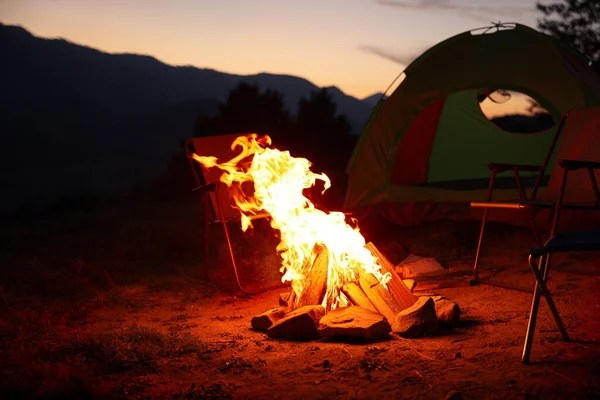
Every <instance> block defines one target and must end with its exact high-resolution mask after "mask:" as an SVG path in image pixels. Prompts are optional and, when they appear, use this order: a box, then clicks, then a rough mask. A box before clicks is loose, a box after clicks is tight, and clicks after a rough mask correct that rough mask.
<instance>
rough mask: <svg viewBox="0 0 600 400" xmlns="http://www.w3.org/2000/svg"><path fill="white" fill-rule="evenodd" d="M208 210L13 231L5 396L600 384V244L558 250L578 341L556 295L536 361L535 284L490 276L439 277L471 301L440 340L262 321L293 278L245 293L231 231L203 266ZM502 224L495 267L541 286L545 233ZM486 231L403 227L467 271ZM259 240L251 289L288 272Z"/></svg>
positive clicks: (558, 286)
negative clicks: (291, 334)
mask: <svg viewBox="0 0 600 400" xmlns="http://www.w3.org/2000/svg"><path fill="white" fill-rule="evenodd" d="M196 209H197V207H196V206H195V205H194V204H188V203H185V204H180V205H178V206H177V207H173V206H172V205H168V204H167V205H165V204H163V205H152V206H145V207H138V208H137V209H136V211H135V212H132V211H131V210H129V209H128V210H127V212H126V213H125V214H123V213H124V211H123V210H120V211H103V212H99V213H96V214H94V215H88V214H86V215H85V216H82V215H74V216H70V217H61V218H58V219H55V220H51V221H44V222H43V223H42V222H36V223H29V224H20V225H19V226H16V227H15V226H11V227H7V228H5V229H4V230H3V231H2V232H1V233H0V234H1V235H2V237H1V238H2V239H3V240H2V243H3V247H2V248H1V250H2V267H3V269H2V281H1V283H0V284H1V285H2V288H1V290H0V297H1V298H0V352H1V353H0V368H1V369H2V377H1V378H0V390H1V392H2V393H3V395H2V397H4V398H8V399H13V398H14V399H20V398H61V399H67V398H116V399H121V398H123V399H138V398H139V399H148V398H151V399H163V398H164V399H171V398H172V399H229V398H231V399H238V398H239V399H259V398H260V399H262V398H274V399H300V398H301V399H337V398H340V399H373V398H390V399H399V398H406V399H444V398H452V399H459V398H467V399H482V398H484V399H488V398H489V399H521V398H523V399H525V398H526V399H530V398H542V399H554V398H556V399H578V398H584V399H594V398H599V397H600V382H599V379H598V377H599V376H600V367H599V361H598V360H599V356H600V337H599V333H598V332H600V322H599V321H600V318H599V317H600V280H599V279H598V277H599V276H600V254H595V255H594V254H591V253H590V254H571V255H568V256H561V257H557V258H556V259H555V260H554V265H555V269H554V270H553V272H552V274H551V280H550V283H549V286H550V289H551V291H552V292H553V294H554V298H555V301H556V303H557V305H558V308H559V311H560V312H561V315H562V317H563V319H564V321H565V324H566V326H567V329H568V331H569V333H570V335H571V337H572V338H573V339H574V341H573V342H569V343H565V342H563V341H562V340H561V339H560V335H559V333H558V331H557V329H556V326H555V325H554V322H553V320H552V319H551V316H550V313H549V311H548V308H547V305H546V304H545V302H544V301H542V304H541V308H540V310H541V311H540V318H539V321H538V327H537V330H536V335H535V340H534V346H533V353H532V363H531V364H530V365H524V364H522V363H521V362H520V356H521V351H522V346H523V340H524V336H525V331H526V327H527V318H528V311H529V307H530V302H531V293H527V292H523V291H515V290H507V289H503V288H500V287H495V286H490V285H478V286H472V287H458V288H447V289H438V290H435V293H438V294H442V295H444V296H446V297H448V298H450V299H452V300H454V301H455V302H457V303H458V304H459V306H460V308H461V311H462V322H461V324H460V326H459V327H457V328H455V329H453V330H447V331H443V332H442V333H441V334H439V335H436V336H433V337H425V338H421V339H402V338H398V337H392V338H390V339H389V340H386V341H382V342H376V343H344V342H324V341H313V342H286V341H277V340H271V339H269V338H268V337H267V336H266V335H265V334H264V333H261V332H256V331H253V330H251V328H250V319H251V318H252V316H254V315H256V314H259V313H261V312H263V311H265V310H267V309H269V308H272V307H275V306H277V304H278V297H279V294H280V293H281V292H282V291H284V289H276V290H271V291H268V292H265V293H262V294H259V295H255V296H247V295H243V294H241V293H240V292H234V291H232V290H231V289H232V287H233V285H232V275H231V272H230V266H229V265H228V264H227V258H226V251H225V250H224V247H223V244H222V242H219V241H220V238H219V236H218V235H217V236H216V237H215V242H214V243H216V244H215V245H214V249H215V251H214V253H215V256H214V257H213V258H212V259H211V266H210V268H208V269H203V267H202V262H203V256H202V242H201V233H202V232H201V228H199V225H200V224H198V221H199V219H198V214H197V211H196ZM125 215H126V217H125ZM115 221H119V223H116V222H115ZM494 229H495V228H493V227H492V233H491V234H490V238H491V239H490V241H489V244H487V245H486V247H485V251H486V252H485V258H484V262H483V264H482V267H481V268H482V275H483V277H484V278H490V279H493V280H494V281H497V282H503V283H508V284H513V285H518V286H520V287H524V288H527V289H532V288H533V283H534V280H533V276H532V274H531V272H530V271H529V270H528V266H527V263H526V254H527V248H528V247H529V246H530V244H531V237H530V236H528V235H527V233H526V232H522V231H519V230H515V229H513V228H505V227H500V228H497V229H495V230H494ZM477 232H478V231H477V226H476V225H472V226H459V227H457V226H456V225H444V226H441V225H436V226H428V227H423V228H419V229H411V230H399V231H395V232H393V233H390V237H389V240H394V241H395V242H397V243H400V244H401V245H402V246H404V248H405V249H406V250H407V251H410V252H413V253H415V254H419V255H424V256H435V257H436V258H437V259H438V260H440V262H442V264H443V265H444V266H446V267H448V268H450V269H451V270H455V269H468V268H470V265H471V264H472V261H473V253H474V240H475V239H476V236H477ZM260 237H261V236H260V234H257V235H256V236H254V237H250V238H244V239H243V240H237V239H236V251H238V252H240V254H241V256H240V260H241V261H240V269H242V271H243V273H242V278H243V279H244V281H245V282H249V283H248V285H249V286H250V287H252V288H255V287H257V284H258V283H260V284H263V285H264V284H272V283H276V282H277V279H278V276H279V275H278V274H279V273H278V271H277V265H276V264H277V259H276V257H274V256H273V254H272V243H271V242H268V241H264V240H262V239H260ZM260 243H262V244H263V245H260ZM376 244H377V243H376ZM205 273H207V274H208V276H209V278H210V279H209V280H208V281H207V280H206V279H205ZM432 293H433V292H428V293H420V294H432Z"/></svg>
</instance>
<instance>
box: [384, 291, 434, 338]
mask: <svg viewBox="0 0 600 400" xmlns="http://www.w3.org/2000/svg"><path fill="white" fill-rule="evenodd" d="M439 329H440V323H439V321H438V319H437V316H436V314H435V302H434V301H433V299H432V298H431V297H419V298H418V299H417V302H416V303H415V304H414V305H413V306H411V307H409V308H407V309H405V310H402V311H400V312H399V313H398V314H397V315H396V318H395V319H394V323H393V324H392V331H393V332H394V333H396V334H398V335H400V336H402V337H405V338H413V337H420V336H424V335H429V334H434V333H436V332H437V331H439Z"/></svg>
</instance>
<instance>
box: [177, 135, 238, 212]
mask: <svg viewBox="0 0 600 400" xmlns="http://www.w3.org/2000/svg"><path fill="white" fill-rule="evenodd" d="M242 135H243V134H232V135H220V136H207V137H199V138H193V139H190V140H188V141H187V142H186V146H185V147H186V154H187V156H188V159H189V160H190V163H191V165H190V167H191V168H192V173H193V175H194V177H195V178H196V181H197V184H198V185H202V184H208V183H211V182H215V181H219V178H220V177H221V175H222V174H223V173H224V172H223V171H222V170H220V169H219V168H210V169H207V168H205V167H204V166H202V165H200V163H198V162H197V161H194V160H192V159H191V154H192V153H196V154H198V155H199V156H206V157H209V156H214V157H217V160H218V161H219V162H223V161H228V160H230V159H232V158H233V157H235V156H236V153H235V152H234V151H233V150H231V144H232V143H233V141H234V140H235V139H236V138H237V137H239V136H242ZM199 172H200V174H199ZM218 190H219V199H220V201H221V205H222V206H223V214H224V218H225V219H231V218H239V217H240V212H239V210H237V209H235V208H233V207H232V204H233V203H232V200H231V198H230V196H229V191H228V189H227V186H226V185H225V184H223V185H220V187H219V189H218ZM209 197H210V200H211V203H212V207H213V212H212V215H211V216H212V218H213V220H214V218H215V215H216V214H215V210H217V209H218V204H217V199H216V196H215V195H214V193H212V192H210V193H209Z"/></svg>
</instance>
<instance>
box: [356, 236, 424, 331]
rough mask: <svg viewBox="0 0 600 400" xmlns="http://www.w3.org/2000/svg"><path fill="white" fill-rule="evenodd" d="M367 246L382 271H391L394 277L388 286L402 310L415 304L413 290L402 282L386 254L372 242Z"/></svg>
mask: <svg viewBox="0 0 600 400" xmlns="http://www.w3.org/2000/svg"><path fill="white" fill-rule="evenodd" d="M365 248H366V249H368V250H369V251H370V252H371V254H373V256H375V257H377V259H378V260H379V264H380V265H381V272H382V273H384V274H385V273H389V274H390V275H391V276H392V279H390V281H389V282H388V283H387V286H388V287H389V289H390V293H391V294H392V296H394V299H395V300H396V302H397V303H398V304H399V305H400V310H404V309H406V308H409V307H411V306H412V305H413V304H415V302H416V299H415V296H413V294H412V292H411V290H410V289H409V288H408V287H407V286H406V285H405V284H404V282H402V278H400V276H399V275H398V274H397V273H396V271H395V270H394V266H393V265H392V263H391V262H390V261H389V260H388V259H387V257H386V256H384V255H383V254H382V253H381V252H380V251H379V250H378V249H377V247H375V245H374V244H373V243H372V242H369V243H367V244H366V245H365ZM390 323H391V322H390Z"/></svg>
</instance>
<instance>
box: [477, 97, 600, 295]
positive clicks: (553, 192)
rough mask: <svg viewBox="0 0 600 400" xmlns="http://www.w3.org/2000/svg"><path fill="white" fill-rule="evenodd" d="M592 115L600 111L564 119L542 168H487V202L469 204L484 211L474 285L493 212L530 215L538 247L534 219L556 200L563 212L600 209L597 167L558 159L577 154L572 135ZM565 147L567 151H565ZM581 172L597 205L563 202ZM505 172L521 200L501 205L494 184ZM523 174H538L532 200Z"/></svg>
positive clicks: (494, 165)
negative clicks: (512, 179)
mask: <svg viewBox="0 0 600 400" xmlns="http://www.w3.org/2000/svg"><path fill="white" fill-rule="evenodd" d="M590 113H592V114H594V115H600V108H592V109H582V110H574V111H571V112H568V113H566V114H565V115H564V116H563V118H562V119H561V121H560V123H559V125H558V127H557V129H556V132H555V134H554V137H553V138H552V142H551V144H550V147H549V149H548V152H547V154H546V157H545V159H544V162H543V163H542V165H540V166H537V165H516V164H501V163H489V164H488V167H489V168H490V170H491V176H490V182H489V186H488V197H487V201H484V202H471V203H470V204H471V207H473V208H483V209H484V211H483V218H482V221H481V229H480V232H479V241H478V243H477V251H476V254H475V262H474V265H473V281H474V282H475V283H480V282H481V280H480V279H479V274H478V267H479V261H480V256H481V245H482V242H483V236H484V232H485V228H486V224H487V221H488V217H489V212H490V210H491V209H505V210H524V211H527V212H528V217H529V224H530V226H531V229H532V231H533V233H534V236H535V239H536V241H537V243H538V246H541V245H542V240H541V238H540V234H539V230H538V227H537V224H536V221H535V217H536V215H537V213H538V212H539V211H541V210H543V209H547V210H552V209H555V207H556V204H558V203H557V200H556V199H557V198H560V199H561V201H560V209H561V210H564V209H569V210H598V209H600V197H599V196H598V184H597V181H596V178H595V175H594V169H595V168H596V166H595V165H596V163H586V162H581V161H572V160H562V161H561V160H560V158H559V157H561V155H572V154H573V153H577V152H574V151H570V149H572V148H573V147H574V145H573V142H576V141H577V138H576V137H575V136H577V134H578V132H573V131H576V130H577V129H576V128H577V126H578V125H577V124H578V123H579V122H580V121H581V120H585V119H586V118H589V114H590ZM574 116H575V117H574ZM574 119H575V120H576V121H577V122H573V120H574ZM570 124H572V125H573V127H574V129H570ZM565 131H569V135H570V136H571V137H570V138H568V139H567V138H566V137H562V136H565V135H564V134H563V133H564V132H565ZM573 133H575V134H573ZM597 136H598V137H600V131H599V133H598V134H597ZM559 139H560V140H561V148H560V149H559V151H558V154H557V155H556V158H557V159H558V160H559V161H558V162H557V164H558V165H555V167H554V169H553V172H554V174H553V175H552V176H553V177H552V178H551V179H550V182H549V183H548V186H547V188H545V190H544V189H542V188H541V185H542V183H543V182H544V179H545V177H544V175H545V173H546V170H547V168H548V164H549V162H550V160H551V159H552V157H553V155H554V153H555V150H556V147H557V144H558V142H559ZM565 140H567V142H570V143H571V144H567V145H566V146H563V144H564V142H565ZM596 140H597V139H596ZM592 145H593V144H592ZM563 147H564V148H565V149H567V150H564V151H563ZM582 163H583V164H582ZM559 166H560V168H562V169H563V173H564V175H563V176H564V181H561V180H560V179H557V178H555V176H556V175H559V174H558V169H559ZM582 168H585V169H588V171H589V177H590V178H591V180H590V183H591V186H592V191H593V193H594V197H595V201H589V202H581V201H577V202H563V199H564V194H565V189H566V186H565V185H566V179H567V176H568V173H569V171H574V170H578V169H582ZM506 171H513V173H514V177H515V181H516V184H517V188H518V194H519V198H518V199H516V200H514V201H500V202H495V201H492V196H493V191H494V182H495V178H496V175H497V174H498V173H501V172H506ZM520 172H537V173H538V174H537V178H536V181H535V184H534V186H533V187H532V188H531V192H530V195H529V196H528V195H527V193H526V191H525V188H524V185H523V181H522V179H521V176H520V174H519V173H520ZM541 192H543V193H542V194H541V195H540V193H541ZM555 217H556V215H555ZM557 223H558V221H557ZM555 233H556V227H555V226H554V225H553V228H552V231H551V236H553V235H554V234H555ZM485 283H488V284H495V283H491V282H485ZM495 285H498V286H503V287H508V286H507V285H502V284H495ZM509 288H511V287H509ZM513 289H514V288H513Z"/></svg>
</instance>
